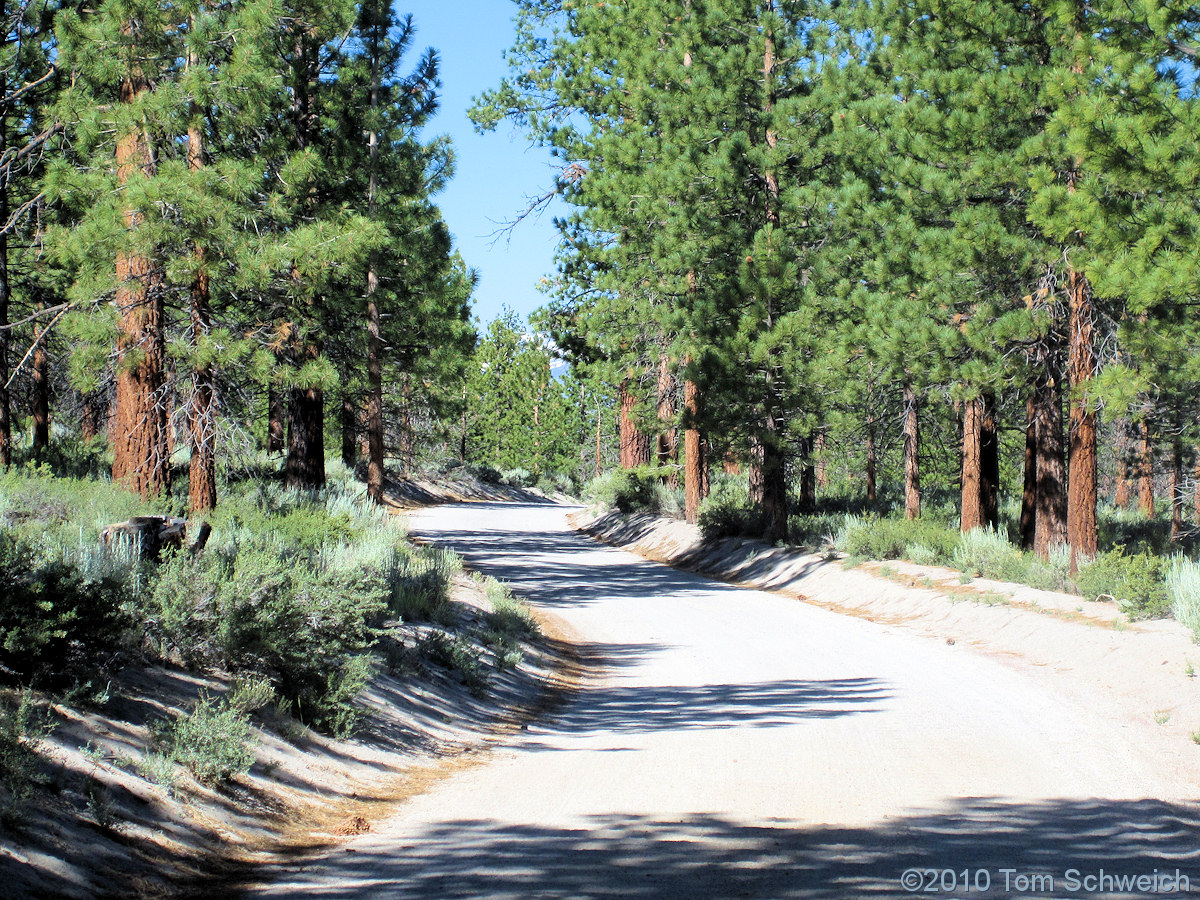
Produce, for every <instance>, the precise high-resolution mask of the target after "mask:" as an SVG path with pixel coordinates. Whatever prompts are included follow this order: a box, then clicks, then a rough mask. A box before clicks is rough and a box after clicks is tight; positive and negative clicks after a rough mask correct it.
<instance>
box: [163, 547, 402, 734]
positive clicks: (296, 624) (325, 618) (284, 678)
mask: <svg viewBox="0 0 1200 900" xmlns="http://www.w3.org/2000/svg"><path fill="white" fill-rule="evenodd" d="M386 596H387V584H386V575H385V573H381V572H377V571H373V570H370V569H367V570H362V571H357V572H355V571H345V570H342V569H331V568H321V567H317V566H311V565H296V564H295V562H294V561H293V560H291V559H288V558H287V557H286V556H280V555H279V554H278V553H272V552H271V551H268V550H246V551H243V552H241V553H238V554H237V555H236V556H235V557H233V558H228V557H224V556H222V555H219V554H203V555H202V556H200V557H198V558H196V559H192V558H189V557H185V556H179V557H176V558H175V559H172V560H170V561H169V562H168V563H166V564H165V565H164V566H163V567H162V570H161V571H160V575H159V578H158V580H157V583H156V584H155V587H154V590H153V592H152V594H151V595H150V598H149V603H148V608H147V609H146V615H145V619H146V623H147V630H148V633H149V634H150V635H151V636H152V637H153V638H154V639H155V640H156V641H157V643H158V644H159V646H160V647H161V648H162V649H163V651H164V652H170V651H174V652H175V653H178V654H179V655H180V656H181V657H182V659H183V660H184V661H185V662H186V663H187V664H189V665H191V666H199V665H220V666H224V667H226V668H228V669H231V670H233V671H266V672H271V673H273V674H274V676H275V678H276V680H277V682H278V684H279V691H280V693H281V694H282V695H283V696H284V697H286V698H289V699H292V700H296V701H300V700H301V699H303V700H304V703H303V706H302V713H303V714H305V715H307V713H306V712H304V711H306V710H310V709H317V708H319V707H320V705H321V701H320V698H321V697H322V695H323V692H324V691H326V690H329V689H331V688H332V687H334V686H335V683H334V682H331V673H335V672H338V671H341V670H342V669H343V668H344V667H345V666H346V665H347V660H348V658H349V657H352V656H355V655H359V654H361V653H363V652H364V651H366V650H367V648H369V647H370V646H371V644H372V643H373V641H374V639H375V628H374V627H373V625H372V624H371V623H372V622H373V621H376V620H377V619H379V618H380V617H381V615H382V613H383V611H384V609H385V598H386ZM338 684H340V682H339V683H338Z"/></svg>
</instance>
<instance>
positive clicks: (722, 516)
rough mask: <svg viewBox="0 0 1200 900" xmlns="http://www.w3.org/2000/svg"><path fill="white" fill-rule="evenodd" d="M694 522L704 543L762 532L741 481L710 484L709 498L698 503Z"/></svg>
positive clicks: (730, 479)
mask: <svg viewBox="0 0 1200 900" xmlns="http://www.w3.org/2000/svg"><path fill="white" fill-rule="evenodd" d="M696 521H697V524H698V525H699V526H700V533H701V534H703V535H704V537H705V538H706V539H707V540H715V539H717V538H723V537H736V536H738V535H752V534H762V531H763V526H762V517H761V515H760V514H759V512H758V510H757V509H755V507H754V505H753V504H752V503H751V502H750V487H749V484H748V483H747V482H746V480H745V479H744V478H721V479H718V480H717V481H715V482H713V484H712V488H711V490H710V491H709V493H708V496H707V497H705V498H704V499H703V500H701V501H700V509H699V512H698V514H697V519H696Z"/></svg>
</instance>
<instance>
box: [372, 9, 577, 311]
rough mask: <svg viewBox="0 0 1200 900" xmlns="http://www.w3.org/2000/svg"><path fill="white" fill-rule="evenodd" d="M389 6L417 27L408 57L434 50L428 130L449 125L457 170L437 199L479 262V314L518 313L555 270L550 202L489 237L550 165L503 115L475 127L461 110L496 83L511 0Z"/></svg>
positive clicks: (458, 241) (471, 259)
mask: <svg viewBox="0 0 1200 900" xmlns="http://www.w3.org/2000/svg"><path fill="white" fill-rule="evenodd" d="M395 8H396V12H397V14H399V15H401V16H403V15H405V14H411V15H412V17H413V22H414V24H415V25H416V26H417V34H416V38H415V40H414V41H413V49H412V50H411V51H410V52H409V57H410V59H412V60H415V58H416V55H417V53H418V52H420V51H422V50H424V48H426V47H433V48H434V49H436V50H437V51H438V54H439V55H440V57H441V75H442V85H443V87H442V103H441V109H440V111H439V113H438V115H437V117H436V118H435V119H434V120H433V122H432V123H431V124H430V125H429V127H428V129H427V130H426V132H425V133H426V135H427V136H432V135H434V134H449V135H450V136H451V138H452V139H453V141H454V148H455V157H456V160H457V166H456V175H455V177H454V179H453V180H452V181H451V183H450V185H449V187H447V188H446V190H445V191H444V192H443V193H441V194H440V195H439V196H438V197H437V198H436V201H437V204H438V206H440V207H441V209H442V214H443V216H444V217H445V219H446V222H447V223H448V224H449V226H450V230H451V232H452V233H453V234H454V242H455V246H456V247H457V248H458V250H459V251H460V252H461V253H462V256H463V259H464V260H466V263H467V265H469V266H472V267H474V268H475V269H477V270H478V271H479V276H480V279H479V287H478V288H477V289H476V292H475V312H476V314H477V315H478V316H479V318H480V319H481V320H482V321H483V322H485V323H486V322H488V321H490V320H491V319H493V318H494V317H495V316H496V314H497V313H498V312H499V311H500V308H501V307H502V306H504V305H508V306H511V307H512V308H513V309H514V310H516V311H517V312H518V313H521V314H522V315H527V314H528V313H529V312H530V311H531V310H533V309H534V308H536V307H538V306H541V305H542V304H543V303H545V302H546V297H545V296H544V295H543V294H541V293H540V292H539V291H538V290H537V287H536V285H537V281H538V279H539V278H541V277H542V276H544V275H549V274H551V273H553V271H554V247H555V244H556V243H557V239H556V236H555V233H554V229H553V226H552V224H551V219H552V218H553V215H554V213H555V211H556V210H557V211H559V213H560V214H561V211H562V209H563V207H562V206H556V207H554V208H552V209H550V210H547V211H546V212H544V213H542V215H541V217H540V219H536V220H535V219H533V218H532V217H530V218H528V219H526V220H524V221H523V222H521V223H520V224H519V225H518V226H517V227H516V228H515V229H514V230H512V231H511V232H510V233H509V234H507V235H502V236H500V238H499V240H496V236H495V234H494V232H496V231H497V230H499V229H501V228H502V227H503V225H504V223H506V222H509V221H511V220H512V219H513V218H514V217H515V216H516V215H517V214H518V213H519V212H520V211H521V210H523V209H524V208H525V207H526V206H527V205H528V202H529V198H531V197H535V196H538V195H540V194H542V193H544V192H545V191H546V190H548V189H549V188H550V186H551V184H552V180H553V176H554V168H553V166H552V160H551V158H550V155H549V153H548V152H547V151H546V150H543V149H540V148H537V147H530V145H529V142H528V141H527V140H525V139H524V138H523V137H522V136H521V135H519V134H517V133H515V132H514V131H513V130H512V127H511V125H509V124H508V123H502V124H501V125H500V126H499V128H498V129H497V130H496V131H494V132H492V133H489V134H484V135H480V134H476V133H475V131H474V128H473V126H472V125H471V122H470V121H469V120H468V119H467V109H468V107H469V106H470V105H471V100H472V98H473V97H475V96H477V95H478V94H480V93H481V92H482V91H484V90H486V89H487V88H490V87H494V86H495V85H497V84H498V83H499V82H500V79H501V77H502V76H503V75H504V74H505V73H506V71H507V70H506V63H505V61H504V60H503V59H502V58H501V53H502V52H503V51H504V50H507V49H508V48H509V46H511V44H512V39H513V22H512V18H513V14H514V13H515V12H516V4H515V3H512V2H511V0H396V7H395Z"/></svg>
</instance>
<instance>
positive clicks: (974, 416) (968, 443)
mask: <svg viewBox="0 0 1200 900" xmlns="http://www.w3.org/2000/svg"><path fill="white" fill-rule="evenodd" d="M982 439H983V401H982V400H981V399H980V398H978V397H976V398H974V399H972V400H968V401H967V402H966V403H965V404H964V405H963V438H962V505H961V511H960V513H959V524H960V527H961V529H962V531H963V533H966V532H968V531H971V530H972V529H975V528H983V527H984V526H985V525H986V524H987V522H986V520H985V518H984V514H983V494H982V493H981V481H982V471H981V470H982V463H981V460H982V456H983V450H982V447H981V444H982Z"/></svg>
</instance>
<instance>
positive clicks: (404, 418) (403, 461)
mask: <svg viewBox="0 0 1200 900" xmlns="http://www.w3.org/2000/svg"><path fill="white" fill-rule="evenodd" d="M412 393H413V392H412V378H411V376H410V375H409V374H408V373H407V372H405V373H404V374H403V375H402V376H401V379H400V447H399V450H400V468H401V470H402V471H404V472H405V473H408V472H411V471H412V466H413V461H414V459H415V457H416V454H417V448H416V443H417V441H416V435H415V434H414V433H413V421H412Z"/></svg>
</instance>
